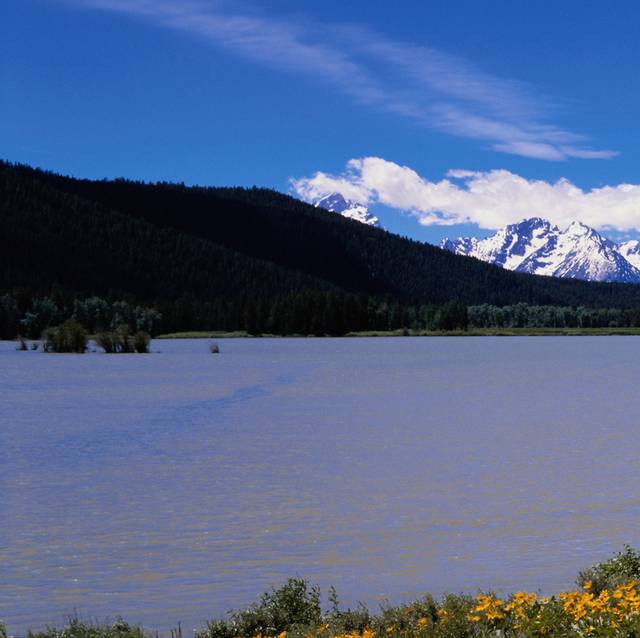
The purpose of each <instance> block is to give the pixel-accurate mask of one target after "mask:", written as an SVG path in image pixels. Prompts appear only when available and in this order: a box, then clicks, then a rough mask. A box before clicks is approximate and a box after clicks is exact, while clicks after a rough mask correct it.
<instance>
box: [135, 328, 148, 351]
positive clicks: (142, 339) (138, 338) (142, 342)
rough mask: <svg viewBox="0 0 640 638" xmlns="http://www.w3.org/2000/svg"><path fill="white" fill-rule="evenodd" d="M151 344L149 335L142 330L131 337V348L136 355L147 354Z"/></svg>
mask: <svg viewBox="0 0 640 638" xmlns="http://www.w3.org/2000/svg"><path fill="white" fill-rule="evenodd" d="M150 344H151V335H150V334H149V333H148V332H145V331H144V330H138V332H136V334H134V335H133V348H134V350H135V351H136V352H138V353H147V352H149V345H150Z"/></svg>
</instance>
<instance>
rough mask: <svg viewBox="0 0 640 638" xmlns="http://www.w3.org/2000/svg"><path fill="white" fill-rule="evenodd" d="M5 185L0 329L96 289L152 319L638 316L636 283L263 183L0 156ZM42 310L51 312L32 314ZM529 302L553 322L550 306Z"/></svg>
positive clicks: (430, 320) (228, 325) (325, 324)
mask: <svg viewBox="0 0 640 638" xmlns="http://www.w3.org/2000/svg"><path fill="white" fill-rule="evenodd" d="M0 193H1V197H0V335H1V336H2V337H4V338H13V337H14V336H15V335H16V334H17V333H18V332H21V333H27V332H29V333H30V334H32V335H35V333H36V332H37V331H38V330H39V329H40V328H41V327H43V326H44V324H46V323H48V322H50V321H54V320H64V319H65V318H68V317H72V316H73V317H74V318H76V319H78V318H79V313H80V314H81V310H79V308H81V307H82V304H85V305H86V304H87V303H88V302H89V304H90V305H91V303H93V304H94V305H95V304H96V303H98V302H96V301H95V300H96V299H99V300H100V302H103V303H104V304H107V306H109V308H113V307H114V304H117V303H120V304H126V307H128V308H133V309H135V308H138V311H132V312H133V314H132V315H131V317H132V318H131V319H130V322H131V323H132V325H134V327H135V325H136V324H139V323H140V322H142V324H144V321H145V320H144V319H140V318H139V317H140V313H141V312H142V313H143V314H144V312H147V311H149V310H150V309H153V312H154V313H155V314H154V315H153V321H152V324H153V326H152V328H153V330H154V331H155V332H158V331H163V332H171V331H178V330H197V329H199V330H237V329H242V330H247V331H249V332H255V333H261V332H269V333H274V334H289V333H300V334H344V333H345V332H348V331H356V330H386V329H396V328H401V327H410V328H418V329H430V328H434V329H453V328H464V327H465V326H466V325H467V323H468V321H469V316H471V317H472V319H473V318H474V317H475V319H476V321H478V322H480V323H483V325H491V322H493V323H495V325H500V322H510V321H511V319H509V317H511V314H513V313H511V314H509V312H508V311H505V312H500V309H501V308H504V307H510V306H515V305H516V304H527V307H535V308H538V307H543V306H544V307H549V306H555V307H557V308H559V309H562V313H561V315H562V321H565V322H568V323H570V324H572V325H573V324H574V323H575V325H578V323H576V322H582V321H587V322H589V323H590V324H593V325H595V324H596V323H597V324H598V325H600V324H601V323H602V324H604V323H606V324H607V325H616V324H619V325H637V321H636V316H637V315H638V313H637V312H636V311H635V309H637V308H640V286H636V285H631V284H614V283H589V282H583V281H576V280H566V279H554V278H548V277H539V276H534V275H527V274H520V273H513V272H509V271H505V270H502V269H500V268H498V267H496V266H492V265H489V264H485V263H483V262H480V261H478V260H475V259H472V258H468V257H462V256H458V255H454V254H452V253H449V252H446V251H442V250H440V249H439V248H436V247H434V246H431V245H428V244H423V243H420V242H417V241H413V240H410V239H407V238H403V237H400V236H398V235H394V234H392V233H389V232H386V231H384V230H381V229H377V228H371V227H368V226H365V225H363V224H359V223H358V222H355V221H352V220H348V219H344V218H342V217H341V216H339V215H336V214H334V213H329V212H326V211H324V210H321V209H317V208H314V207H313V206H310V205H307V204H305V203H303V202H300V201H298V200H296V199H294V198H292V197H289V196H287V195H283V194H281V193H278V192H276V191H273V190H269V189H262V188H249V189H245V188H211V187H207V188H204V187H187V186H185V185H183V184H171V183H164V182H163V183H155V184H147V183H142V182H135V181H128V180H124V179H118V180H110V181H107V180H102V181H99V180H98V181H96V180H85V179H74V178H69V177H64V176H61V175H56V174H54V173H50V172H46V171H42V170H38V169H34V168H31V167H28V166H23V165H16V164H11V163H8V162H0ZM90 300H93V301H90ZM482 304H486V306H485V310H484V311H483V312H480V311H477V310H473V309H471V308H469V311H467V307H469V306H474V307H475V306H480V305H482ZM98 305H99V304H98ZM45 307H46V308H48V309H49V311H51V312H50V314H51V315H52V316H53V317H55V319H49V318H45V317H44V315H39V314H38V313H39V312H40V313H41V312H42V308H45ZM115 307H116V308H120V309H122V308H123V307H124V306H115ZM488 307H491V308H493V309H492V310H490V311H489V310H486V308H488ZM520 307H521V308H522V307H523V306H522V305H521V306H520ZM53 308H55V310H53ZM496 308H497V309H498V310H495V309H496ZM578 308H582V310H581V311H580V312H578ZM140 309H146V310H144V312H143V310H140ZM598 309H600V310H604V309H606V310H607V312H606V313H603V312H600V313H599V314H598V313H597V312H595V311H596V310H598ZM135 312H138V315H136V314H135ZM531 312H532V313H534V311H531ZM545 312H546V315H545ZM572 313H573V314H572ZM534 315H535V319H534V321H535V322H540V321H543V319H541V317H545V316H547V317H548V321H549V322H551V321H554V322H556V325H557V322H558V321H559V319H558V317H559V316H560V313H559V311H558V312H553V313H551V312H547V311H542V310H536V311H535V313H534ZM116 316H117V314H116ZM532 316H533V315H532ZM136 317H137V318H136ZM505 317H506V318H505ZM585 317H587V318H586V319H585ZM80 320H83V319H82V318H80ZM118 320H119V319H118ZM84 321H86V322H90V321H94V320H91V319H89V318H86V317H85V319H84ZM101 321H102V320H101ZM114 321H116V319H114V318H113V317H112V318H111V319H109V320H107V319H105V320H104V322H103V323H111V324H113V323H114ZM518 321H520V319H518ZM94 324H95V321H94ZM145 325H147V324H145ZM44 327H46V326H44ZM87 327H88V328H89V329H90V330H93V329H94V328H95V327H96V326H95V325H93V326H91V325H88V326H87Z"/></svg>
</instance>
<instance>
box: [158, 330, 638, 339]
mask: <svg viewBox="0 0 640 638" xmlns="http://www.w3.org/2000/svg"><path fill="white" fill-rule="evenodd" d="M314 336H316V335H300V334H291V335H273V334H261V335H251V334H249V333H248V332H245V331H244V330H236V331H233V332H224V331H215V330H194V331H191V332H172V333H169V334H163V335H159V336H158V337H156V338H157V339H225V338H260V337H274V338H275V337H289V338H291V337H296V338H303V337H306V338H312V337H314ZM344 336H345V337H606V336H640V328H469V329H468V330H449V331H444V330H439V331H424V330H422V331H421V330H367V331H363V332H348V333H347V334H346V335H344Z"/></svg>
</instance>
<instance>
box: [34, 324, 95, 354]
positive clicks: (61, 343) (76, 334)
mask: <svg viewBox="0 0 640 638" xmlns="http://www.w3.org/2000/svg"><path fill="white" fill-rule="evenodd" d="M87 338H88V335H87V331H86V330H85V328H84V326H83V325H82V324H80V323H78V322H77V321H75V320H73V319H67V321H65V322H64V323H63V324H61V325H59V326H56V327H55V328H47V329H46V330H45V331H44V333H43V335H42V340H43V348H44V350H45V352H76V353H82V352H84V351H85V350H86V349H87Z"/></svg>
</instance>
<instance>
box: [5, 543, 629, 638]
mask: <svg viewBox="0 0 640 638" xmlns="http://www.w3.org/2000/svg"><path fill="white" fill-rule="evenodd" d="M638 578H640V553H638V552H636V551H635V550H633V549H631V548H630V547H628V546H627V547H626V548H625V550H624V551H623V552H620V553H618V554H616V555H615V556H613V557H612V558H610V559H609V560H607V561H604V562H602V563H599V564H597V565H594V566H593V567H591V568H589V569H587V570H585V571H583V572H581V573H580V574H579V575H578V578H577V580H576V585H577V587H576V589H575V590H574V591H569V592H562V593H559V594H556V595H555V596H549V597H543V596H539V595H538V594H536V593H531V592H516V593H514V594H512V595H510V596H508V597H503V598H500V597H498V596H496V595H495V594H493V593H491V592H487V593H480V594H478V595H476V596H469V595H465V594H455V595H454V594H449V595H445V596H443V597H441V598H439V599H436V598H434V597H433V596H430V595H426V596H424V597H423V598H420V599H419V600H416V601H414V602H411V603H408V604H402V605H397V606H391V605H388V606H383V607H381V608H380V610H379V611H377V612H376V613H372V612H371V611H370V610H369V609H367V608H366V607H365V606H364V605H360V606H358V607H356V608H355V609H343V608H341V606H340V603H339V601H338V596H337V594H336V592H335V590H334V589H333V588H332V589H331V590H330V591H329V595H328V597H327V598H328V601H327V602H328V607H329V608H328V609H326V610H323V609H322V605H321V592H320V589H319V588H318V587H316V586H309V584H308V583H307V582H306V581H304V580H302V579H289V580H288V581H287V583H285V584H284V585H283V586H282V587H280V588H279V589H272V590H271V591H268V592H265V593H264V594H262V596H261V597H260V599H259V601H258V602H256V603H254V604H253V605H251V606H249V607H247V608H246V609H244V610H242V611H236V612H229V614H227V616H226V617H225V618H223V619H219V620H212V621H210V622H208V623H207V625H206V626H205V627H204V628H202V629H201V630H199V631H196V633H195V638H395V637H397V638H489V637H494V638H536V637H540V638H542V637H545V638H585V637H601V638H613V637H616V638H618V637H620V638H622V637H628V638H632V637H638V636H640V585H639V583H638ZM6 635H7V634H6V632H5V630H4V628H3V627H2V625H1V624H0V637H1V638H6ZM171 635H172V638H181V637H182V632H181V630H180V628H179V626H178V628H177V629H174V630H172V631H171ZM29 637H30V638H153V636H152V634H148V633H146V632H145V631H144V630H143V629H142V628H140V627H136V626H131V625H129V624H127V623H126V622H124V621H122V620H119V621H117V622H115V623H112V624H104V625H97V624H91V623H86V622H83V621H82V620H80V619H78V618H72V619H70V621H69V623H68V625H67V626H66V627H63V628H60V629H54V628H47V629H46V630H44V631H40V632H34V633H31V632H30V634H29Z"/></svg>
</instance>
